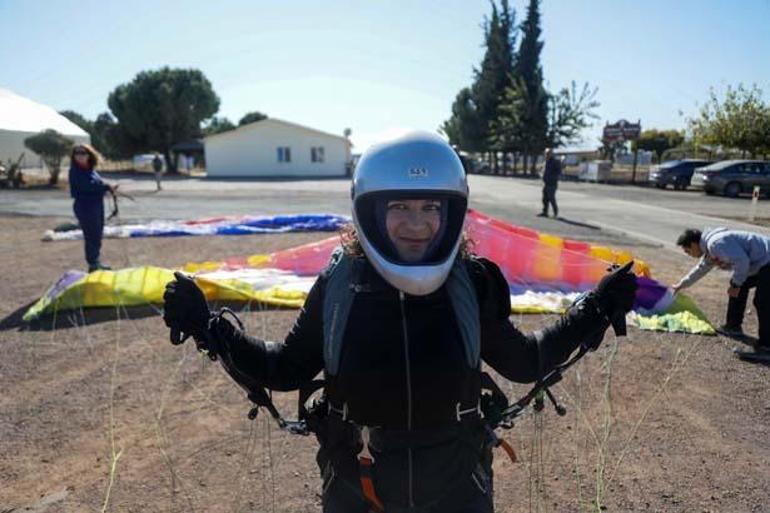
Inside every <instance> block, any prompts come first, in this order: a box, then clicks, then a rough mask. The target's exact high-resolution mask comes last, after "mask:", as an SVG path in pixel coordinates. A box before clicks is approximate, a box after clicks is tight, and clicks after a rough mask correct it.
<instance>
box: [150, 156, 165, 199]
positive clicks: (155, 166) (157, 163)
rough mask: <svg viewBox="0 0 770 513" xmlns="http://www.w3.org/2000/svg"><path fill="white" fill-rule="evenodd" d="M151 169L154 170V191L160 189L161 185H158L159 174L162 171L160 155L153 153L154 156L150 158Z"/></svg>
mask: <svg viewBox="0 0 770 513" xmlns="http://www.w3.org/2000/svg"><path fill="white" fill-rule="evenodd" d="M152 170H153V171H154V172H155V185H156V186H157V188H156V189H155V190H156V191H160V190H162V189H163V187H161V186H160V175H161V174H162V173H163V161H162V160H161V159H160V155H158V154H157V153H156V154H155V158H154V159H152Z"/></svg>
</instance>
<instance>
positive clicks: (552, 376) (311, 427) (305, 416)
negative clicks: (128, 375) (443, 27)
mask: <svg viewBox="0 0 770 513" xmlns="http://www.w3.org/2000/svg"><path fill="white" fill-rule="evenodd" d="M349 263H350V259H349V258H347V257H344V256H342V255H341V254H338V253H335V254H334V255H333V256H332V263H331V264H330V272H329V273H328V276H329V279H328V280H327V294H328V293H329V292H332V291H334V290H335V289H336V288H337V287H338V286H340V284H342V283H344V284H345V287H344V288H343V289H340V290H343V292H342V293H341V296H340V297H335V300H334V301H325V310H327V309H326V305H331V306H330V307H329V311H325V312H324V326H325V327H324V331H325V333H324V358H325V366H326V372H327V375H329V374H332V375H333V373H331V372H329V371H330V369H334V371H335V373H336V370H337V368H338V367H337V366H336V365H337V364H338V363H339V360H338V358H339V353H340V346H341V344H342V334H341V332H343V331H344V330H336V327H337V326H345V324H344V322H345V321H346V319H347V314H348V313H349V309H350V305H351V304H352V300H353V295H354V294H355V293H356V292H358V288H357V287H358V286H357V285H356V284H355V283H353V282H350V281H348V280H349V278H350V273H351V266H350V265H349ZM456 267H458V266H456ZM460 269H462V270H463V271H464V267H462V266H459V267H458V270H457V271H456V270H455V269H453V273H452V274H450V278H449V279H448V280H447V285H448V290H449V291H450V298H451V297H452V294H453V290H454V293H459V292H460V291H464V292H466V293H467V292H468V288H467V287H470V290H471V294H470V298H471V299H469V298H468V296H465V300H464V301H462V302H458V301H453V305H454V307H455V312H456V313H457V314H458V325H459V326H460V327H461V329H462V328H463V327H465V329H464V330H462V331H463V337H464V343H465V348H466V355H467V356H469V363H470V362H471V361H473V360H472V358H473V357H474V355H475V358H476V361H475V364H474V368H479V367H478V366H479V359H480V349H479V347H478V346H479V345H480V342H479V338H478V333H479V332H478V329H479V323H480V321H479V317H478V303H477V300H476V293H475V289H474V288H473V285H472V283H471V282H470V278H469V276H468V275H467V271H466V272H465V274H464V275H463V274H462V272H461V271H460ZM335 275H336V278H335ZM344 290H347V291H348V292H344ZM337 292H339V290H338V291H337ZM331 297H334V296H331ZM331 297H330V296H328V295H327V296H326V299H331ZM581 302H585V303H590V300H589V296H588V294H587V293H584V294H581V295H580V296H579V297H578V299H576V300H575V302H574V303H573V305H574V306H579V305H580V304H581ZM468 307H475V312H476V313H475V315H474V316H473V317H474V318H475V323H474V322H473V319H467V318H466V314H468V313H469V312H472V311H474V310H472V309H468ZM341 309H342V310H343V311H342V312H341ZM341 313H342V315H341ZM226 314H229V315H230V316H231V317H232V318H233V319H234V320H235V322H236V323H237V324H238V326H239V328H240V329H241V330H243V324H242V322H241V321H240V319H239V318H238V316H237V315H236V314H235V313H234V312H233V311H232V310H230V309H229V308H222V309H220V310H219V312H218V313H216V314H214V315H212V317H211V319H210V321H209V323H210V324H209V325H210V326H211V323H212V322H216V321H217V320H218V319H220V318H222V317H223V316H224V315H226ZM329 319H331V323H327V320H329ZM338 323H339V324H338ZM610 323H611V325H612V327H613V329H614V331H615V334H616V335H617V336H625V334H626V324H625V316H624V315H616V316H614V317H613V318H612V319H610ZM469 325H470V329H469V328H468V326H469ZM327 327H328V329H327ZM474 330H476V331H475V335H476V338H475V344H476V347H475V348H474V347H473V344H474V342H473V339H472V336H473V334H474ZM601 336H603V331H602V332H601ZM334 337H337V338H336V339H335V338H334ZM174 338H176V339H177V340H179V339H180V334H179V333H178V332H177V333H176V335H174V333H173V332H172V340H173V339H174ZM196 342H197V341H196ZM594 342H596V341H594ZM209 343H210V344H216V342H215V341H213V340H209V341H203V342H200V343H199V345H198V348H199V349H200V350H205V349H207V347H208V346H207V345H206V344H209ZM596 346H598V342H597V343H595V344H592V343H591V341H588V342H587V343H584V344H582V345H581V346H580V348H579V350H578V352H577V353H576V354H575V355H574V356H573V357H572V358H570V359H569V360H567V361H566V362H565V363H563V364H561V365H558V366H556V367H555V368H553V369H551V370H550V371H549V372H547V373H546V374H545V375H543V376H542V377H541V378H540V379H539V380H538V381H537V382H536V383H535V385H534V386H533V387H532V388H531V389H530V391H529V392H527V393H526V394H525V395H524V396H522V397H521V398H519V399H518V400H516V401H515V402H513V403H510V402H509V401H508V398H507V396H506V395H505V393H504V392H503V391H502V390H501V389H500V387H499V386H498V385H497V383H495V381H494V379H493V378H492V377H491V376H490V375H489V374H488V373H486V372H481V387H480V388H481V391H480V392H481V395H480V400H479V407H478V408H474V409H473V411H470V410H468V411H460V409H459V407H458V416H457V420H458V421H460V420H461V417H462V416H463V415H465V414H466V413H473V414H476V413H479V414H480V416H481V418H482V419H483V421H484V424H485V429H486V435H487V441H486V447H487V448H488V449H489V450H491V448H493V447H500V448H502V449H503V450H504V451H505V452H506V454H507V455H508V457H509V458H510V459H511V461H513V462H516V461H517V458H516V454H515V452H514V450H513V448H512V447H511V446H510V444H508V443H507V442H506V441H505V440H504V439H503V438H501V437H499V436H498V435H497V433H496V430H497V429H498V428H501V429H506V430H507V429H511V428H513V427H514V421H515V419H516V418H518V417H519V416H521V415H522V414H523V413H525V412H526V410H527V408H528V407H529V406H530V405H531V404H532V403H533V402H534V405H533V409H534V410H535V411H541V410H542V409H543V408H544V407H545V398H548V400H549V401H550V402H551V404H552V405H553V407H554V409H555V411H556V413H557V414H558V415H559V416H563V415H565V414H566V412H567V410H566V408H564V406H562V405H561V404H559V402H558V401H557V400H556V398H555V397H554V395H553V394H552V392H551V391H550V389H549V388H550V387H552V386H553V385H555V384H557V383H559V382H560V381H561V380H562V378H563V374H564V372H565V371H566V370H567V369H569V368H570V367H572V366H573V365H575V364H576V363H577V362H578V361H580V359H582V358H583V357H584V356H585V355H586V354H587V353H588V352H589V351H590V350H592V348H595V347H596ZM208 354H209V357H210V358H211V359H212V360H216V359H217V354H216V352H209V353H208ZM335 358H337V360H335ZM221 362H222V364H223V366H224V367H225V370H226V371H227V372H228V374H230V375H231V376H232V377H233V378H234V380H235V381H236V382H237V383H238V384H239V385H240V386H241V387H242V388H243V389H244V390H245V391H246V393H247V396H248V398H249V400H250V401H251V402H252V403H253V404H254V406H253V407H252V408H251V409H250V410H249V413H248V418H249V419H251V420H254V419H256V418H257V415H258V413H259V409H260V408H264V409H266V410H267V411H268V413H269V414H270V416H271V417H272V418H273V419H274V420H275V421H276V423H277V424H278V427H279V428H280V429H281V430H284V431H287V432H289V433H291V434H295V435H302V436H308V435H310V434H311V433H316V434H318V431H319V430H318V429H317V428H318V426H319V425H320V423H322V422H324V421H325V419H326V418H327V417H328V416H329V415H331V414H336V415H338V416H339V417H340V418H341V420H343V421H347V422H350V421H349V420H348V419H347V411H346V408H345V407H344V406H343V408H342V409H339V408H335V407H334V406H333V405H332V403H331V402H330V400H329V398H328V397H327V395H326V394H325V393H322V394H321V395H320V396H318V397H313V394H315V393H316V392H318V391H319V390H321V389H323V388H325V386H326V381H325V380H321V379H316V380H312V381H309V382H308V383H306V384H304V385H303V386H302V387H300V389H299V397H298V406H297V419H296V420H289V419H286V418H284V417H283V416H282V415H281V413H280V412H279V411H278V409H277V408H276V407H275V404H274V403H273V401H272V398H271V395H270V393H269V392H268V390H267V388H266V387H265V386H264V385H263V384H261V383H258V382H256V381H255V380H254V379H253V378H251V377H250V376H245V375H244V374H243V373H241V372H240V371H238V370H237V368H235V366H233V365H229V364H228V362H227V360H226V358H221ZM365 445H366V444H365V442H364V446H365ZM372 463H373V462H372V460H371V458H369V457H367V456H359V470H360V472H359V473H360V481H361V492H362V495H363V497H364V499H365V500H366V502H367V504H368V505H369V507H370V511H371V512H373V513H382V512H383V511H384V506H383V504H382V501H381V500H380V499H379V498H378V497H377V495H376V492H375V489H374V484H373V481H372V472H371V467H372Z"/></svg>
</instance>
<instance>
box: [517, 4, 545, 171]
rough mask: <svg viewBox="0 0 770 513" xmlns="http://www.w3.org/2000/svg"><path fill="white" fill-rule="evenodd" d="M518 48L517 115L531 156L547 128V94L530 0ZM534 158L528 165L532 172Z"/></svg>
mask: <svg viewBox="0 0 770 513" xmlns="http://www.w3.org/2000/svg"><path fill="white" fill-rule="evenodd" d="M521 32H522V38H521V46H520V47H519V51H518V54H517V55H516V64H515V66H514V87H518V88H523V89H524V90H523V91H521V93H522V94H521V95H520V96H521V97H522V98H524V102H523V104H522V109H523V112H522V113H521V121H522V125H523V126H522V129H523V131H524V133H523V138H522V139H523V141H522V142H523V146H524V147H523V148H522V150H523V152H524V153H525V158H526V155H530V156H535V155H538V154H539V153H540V152H542V151H543V149H544V147H545V144H546V131H547V129H548V119H547V118H548V93H547V92H546V91H545V89H544V88H543V67H542V65H541V64H540V52H541V51H542V49H543V42H542V41H540V34H541V32H542V31H541V29H540V0H530V1H529V6H528V7H527V17H526V18H525V19H524V22H523V23H522V24H521ZM534 162H535V159H534V158H533V160H532V164H533V169H534Z"/></svg>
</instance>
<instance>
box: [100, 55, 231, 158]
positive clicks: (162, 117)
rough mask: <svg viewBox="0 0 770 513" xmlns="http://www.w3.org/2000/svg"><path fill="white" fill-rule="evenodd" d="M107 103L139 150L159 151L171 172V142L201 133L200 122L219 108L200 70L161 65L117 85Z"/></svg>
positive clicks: (214, 95) (209, 85) (214, 94)
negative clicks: (159, 67) (162, 66)
mask: <svg viewBox="0 0 770 513" xmlns="http://www.w3.org/2000/svg"><path fill="white" fill-rule="evenodd" d="M107 104H108V105H109V107H110V110H111V111H112V114H113V115H114V116H115V117H116V118H117V120H118V124H119V125H120V126H121V129H122V130H124V131H125V133H126V134H127V135H128V136H129V137H130V139H131V141H132V142H135V143H136V144H137V146H138V148H139V149H140V151H161V152H162V153H163V155H164V156H165V159H166V169H168V170H169V172H172V173H174V172H176V165H175V162H174V161H173V159H172V158H171V149H170V148H171V146H172V145H174V144H175V143H177V142H179V141H184V140H187V139H190V138H193V137H195V136H197V135H199V134H200V125H201V122H202V121H204V120H206V119H208V118H210V117H212V116H213V115H214V114H215V113H216V112H217V110H218V109H219V97H217V95H216V93H215V92H214V90H213V88H212V87H211V82H209V80H208V79H207V78H206V76H205V75H204V74H203V73H202V72H201V71H199V70H196V69H172V68H168V67H164V68H161V69H159V70H153V71H143V72H141V73H139V74H138V75H136V77H134V79H133V80H132V81H131V82H129V83H127V84H122V85H119V86H118V87H117V88H115V90H114V91H112V92H111V93H110V95H109V98H108V100H107Z"/></svg>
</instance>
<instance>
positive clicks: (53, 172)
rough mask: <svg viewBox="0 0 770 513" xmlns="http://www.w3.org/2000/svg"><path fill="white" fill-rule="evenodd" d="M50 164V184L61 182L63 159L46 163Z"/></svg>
mask: <svg viewBox="0 0 770 513" xmlns="http://www.w3.org/2000/svg"><path fill="white" fill-rule="evenodd" d="M45 164H46V165H47V166H48V174H49V177H48V185H56V184H58V183H59V173H60V172H61V159H57V160H55V161H50V162H46V163H45Z"/></svg>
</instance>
